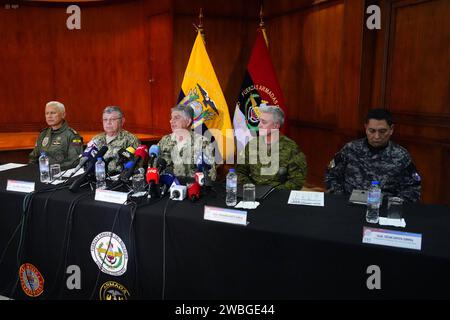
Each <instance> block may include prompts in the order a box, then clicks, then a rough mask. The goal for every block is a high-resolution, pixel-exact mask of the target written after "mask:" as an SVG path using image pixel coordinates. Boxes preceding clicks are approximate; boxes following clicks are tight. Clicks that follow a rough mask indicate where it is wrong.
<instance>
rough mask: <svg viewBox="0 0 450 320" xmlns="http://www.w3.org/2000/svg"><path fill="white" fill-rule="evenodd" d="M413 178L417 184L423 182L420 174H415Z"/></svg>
mask: <svg viewBox="0 0 450 320" xmlns="http://www.w3.org/2000/svg"><path fill="white" fill-rule="evenodd" d="M412 178H413V179H414V181H417V182H420V181H422V178H421V177H420V176H419V174H418V173H417V172H414V173H413V174H412Z"/></svg>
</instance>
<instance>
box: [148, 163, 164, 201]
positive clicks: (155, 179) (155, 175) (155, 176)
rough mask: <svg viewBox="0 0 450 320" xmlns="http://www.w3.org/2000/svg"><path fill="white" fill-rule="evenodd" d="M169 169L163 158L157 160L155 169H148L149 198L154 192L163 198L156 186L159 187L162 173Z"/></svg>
mask: <svg viewBox="0 0 450 320" xmlns="http://www.w3.org/2000/svg"><path fill="white" fill-rule="evenodd" d="M152 162H154V161H152ZM166 167H167V162H166V160H164V159H163V158H161V157H158V158H157V159H156V166H155V167H148V169H147V175H146V178H147V183H148V197H149V198H151V192H152V190H153V191H155V192H156V195H157V196H158V197H160V196H161V194H160V192H159V190H160V188H155V186H157V185H159V178H160V172H162V171H164V169H166Z"/></svg>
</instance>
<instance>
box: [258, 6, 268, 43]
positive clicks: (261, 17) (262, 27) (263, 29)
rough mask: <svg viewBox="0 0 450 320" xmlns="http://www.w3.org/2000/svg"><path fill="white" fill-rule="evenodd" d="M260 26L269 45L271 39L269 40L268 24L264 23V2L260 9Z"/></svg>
mask: <svg viewBox="0 0 450 320" xmlns="http://www.w3.org/2000/svg"><path fill="white" fill-rule="evenodd" d="M259 28H260V29H261V32H262V34H263V37H264V40H265V41H266V46H267V47H269V40H267V35H266V25H265V24H264V11H263V4H262V3H261V7H260V9H259Z"/></svg>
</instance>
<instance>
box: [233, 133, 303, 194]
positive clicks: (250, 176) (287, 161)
mask: <svg viewBox="0 0 450 320" xmlns="http://www.w3.org/2000/svg"><path fill="white" fill-rule="evenodd" d="M255 139H262V137H258V138H255ZM254 142H255V141H254ZM278 143H279V149H278V159H279V168H282V167H283V168H286V169H287V178H286V181H285V182H284V183H281V182H280V178H279V176H278V175H277V174H273V175H263V174H262V172H261V170H262V168H264V167H269V166H270V165H269V164H263V163H262V162H261V158H260V155H259V154H258V149H259V146H258V149H255V150H253V149H254V148H250V146H251V142H249V143H247V145H246V146H245V149H244V150H242V151H241V155H240V157H241V158H242V159H244V156H245V161H246V162H245V164H239V163H238V164H237V165H236V173H237V175H238V183H240V184H245V183H253V184H255V185H271V186H274V187H276V188H277V189H287V190H300V189H301V188H302V187H303V184H304V183H305V179H306V173H307V164H306V157H305V155H304V154H303V152H301V151H300V149H299V147H298V146H297V144H296V143H295V142H294V141H293V140H291V139H289V138H288V137H286V136H284V135H280V137H279V140H278ZM250 149H252V150H250ZM271 149H274V148H273V147H271V148H268V152H267V154H268V156H269V157H272V150H271ZM274 150H276V148H275V149H274ZM242 153H244V154H242ZM273 157H277V155H276V154H274V155H273ZM252 158H253V159H257V163H255V164H252V162H251V159H252ZM277 170H278V169H277Z"/></svg>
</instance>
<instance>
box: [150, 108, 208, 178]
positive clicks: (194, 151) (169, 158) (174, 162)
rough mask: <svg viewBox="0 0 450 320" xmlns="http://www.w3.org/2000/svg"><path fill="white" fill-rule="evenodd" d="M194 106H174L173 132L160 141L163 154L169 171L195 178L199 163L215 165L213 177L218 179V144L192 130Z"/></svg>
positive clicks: (171, 118)
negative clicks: (215, 162) (216, 159)
mask: <svg viewBox="0 0 450 320" xmlns="http://www.w3.org/2000/svg"><path fill="white" fill-rule="evenodd" d="M193 122H194V110H193V109H192V108H191V107H190V106H189V105H181V104H180V105H177V106H176V107H174V108H172V110H171V117H170V127H171V129H172V133H171V134H168V135H166V136H164V137H162V139H161V140H160V141H159V142H158V146H159V148H160V152H161V157H162V158H163V159H164V160H166V162H167V171H173V174H174V175H175V176H177V177H190V178H193V177H194V175H195V172H197V164H199V163H202V162H203V163H206V164H209V165H211V168H210V169H209V171H208V176H209V179H210V180H212V181H214V180H216V175H217V174H216V166H215V165H214V146H213V145H212V143H211V142H210V140H209V139H208V138H206V137H204V136H202V135H200V134H198V133H196V132H194V131H192V130H191V126H192V124H193Z"/></svg>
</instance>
